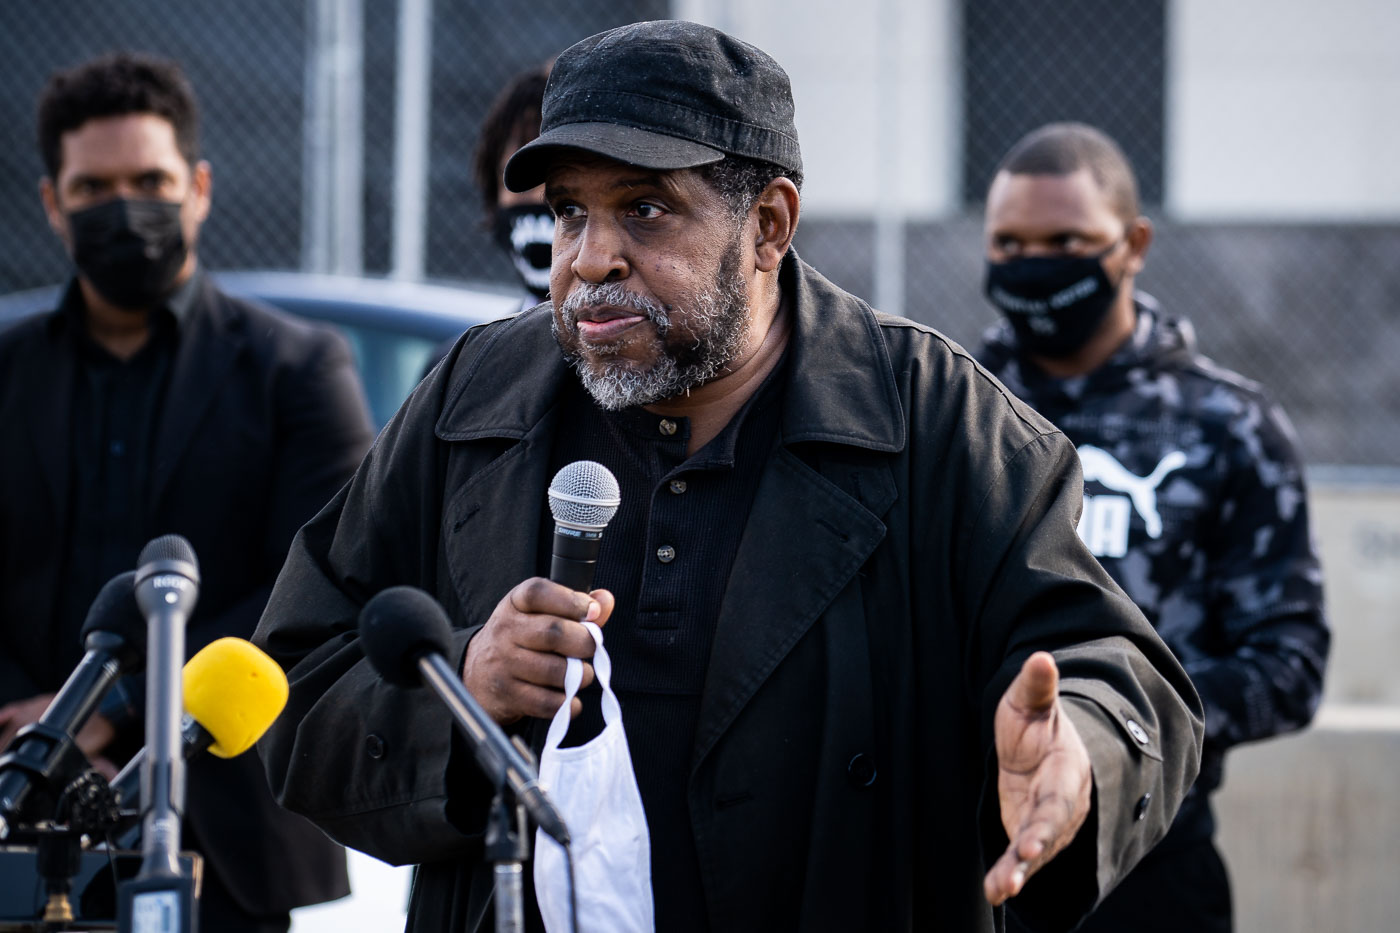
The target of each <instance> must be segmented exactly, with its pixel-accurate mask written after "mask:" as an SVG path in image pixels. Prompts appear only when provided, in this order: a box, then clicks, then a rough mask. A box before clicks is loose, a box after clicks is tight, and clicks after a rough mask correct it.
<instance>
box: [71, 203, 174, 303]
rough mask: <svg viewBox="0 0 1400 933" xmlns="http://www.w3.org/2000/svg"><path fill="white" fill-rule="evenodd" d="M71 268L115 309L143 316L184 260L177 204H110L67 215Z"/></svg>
mask: <svg viewBox="0 0 1400 933" xmlns="http://www.w3.org/2000/svg"><path fill="white" fill-rule="evenodd" d="M68 231H69V235H70V236H71V237H72V242H73V264H74V265H76V266H77V267H78V271H79V272H81V273H82V275H83V277H84V278H86V279H87V280H88V281H89V282H91V283H92V287H93V288H95V289H97V292H98V294H100V295H101V296H102V297H103V298H105V299H107V300H108V301H110V302H111V303H112V304H113V305H115V306H116V307H118V308H123V309H126V310H131V311H148V310H150V309H151V308H154V307H156V306H157V305H159V304H160V303H161V302H162V301H164V300H165V299H166V297H168V296H169V295H170V293H171V292H172V291H173V290H174V287H175V279H176V278H177V277H178V276H179V274H180V270H181V269H182V268H184V265H185V259H186V257H187V256H189V251H190V250H189V244H188V243H186V242H185V234H184V228H183V227H182V226H181V223H180V202H178V201H159V200H132V199H127V198H116V199H114V200H111V201H104V202H102V203H101V204H97V205H94V206H93V207H87V208H83V209H82V210H80V211H74V212H73V213H71V214H69V215H68Z"/></svg>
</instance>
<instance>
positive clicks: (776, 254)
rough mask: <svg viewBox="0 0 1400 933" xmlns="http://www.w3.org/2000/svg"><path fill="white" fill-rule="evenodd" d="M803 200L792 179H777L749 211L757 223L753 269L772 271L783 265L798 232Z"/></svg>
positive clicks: (769, 184)
mask: <svg viewBox="0 0 1400 933" xmlns="http://www.w3.org/2000/svg"><path fill="white" fill-rule="evenodd" d="M801 209H802V199H801V196H800V195H799V194H798V193H797V186H796V185H794V184H793V183H792V180H791V179H789V178H783V177H779V178H775V179H773V180H772V181H770V182H769V183H768V187H766V188H764V189H763V191H762V193H760V194H759V196H758V199H757V200H756V201H755V202H754V205H753V207H752V208H750V210H749V216H750V217H751V218H754V219H755V220H756V221H757V224H756V227H757V229H756V230H755V234H754V267H755V268H756V269H757V270H758V271H759V272H773V271H775V270H776V269H777V268H778V266H779V265H780V264H781V263H782V261H783V257H784V256H785V255H787V251H788V249H789V248H790V247H791V246H792V238H793V236H794V235H795V234H796V233H797V217H798V214H800V213H801Z"/></svg>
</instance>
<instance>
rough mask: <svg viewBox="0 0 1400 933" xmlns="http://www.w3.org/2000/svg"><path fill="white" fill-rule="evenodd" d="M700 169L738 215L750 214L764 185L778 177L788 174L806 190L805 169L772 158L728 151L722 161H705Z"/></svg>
mask: <svg viewBox="0 0 1400 933" xmlns="http://www.w3.org/2000/svg"><path fill="white" fill-rule="evenodd" d="M695 171H696V173H697V174H699V176H700V177H701V178H702V179H704V181H705V182H706V183H708V184H709V186H710V187H711V188H713V189H714V190H715V191H716V192H717V193H718V194H719V196H720V197H721V198H723V199H724V200H725V203H726V204H728V206H729V212H730V213H731V214H733V215H734V217H735V218H736V219H738V218H741V217H744V216H745V215H747V214H748V212H749V208H750V207H753V202H754V201H756V200H758V196H759V195H760V194H762V193H763V189H764V188H767V187H768V185H769V184H770V183H771V182H772V181H774V180H775V179H778V178H787V179H789V180H790V181H791V182H792V183H793V184H794V185H796V186H797V190H798V191H801V190H802V173H801V172H792V171H788V170H787V169H785V168H782V167H781V166H778V165H774V164H773V163H772V162H765V161H763V160H761V159H750V158H747V157H745V156H736V155H726V156H725V157H724V158H723V159H720V160H719V161H718V162H711V163H710V164H709V165H702V166H700V167H699V168H697V169H696V170H695Z"/></svg>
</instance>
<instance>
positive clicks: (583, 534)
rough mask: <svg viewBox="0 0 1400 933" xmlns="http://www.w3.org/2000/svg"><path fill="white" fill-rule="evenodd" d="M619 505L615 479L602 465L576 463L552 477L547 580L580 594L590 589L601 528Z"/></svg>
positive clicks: (620, 496) (604, 526) (610, 519)
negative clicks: (551, 534)
mask: <svg viewBox="0 0 1400 933" xmlns="http://www.w3.org/2000/svg"><path fill="white" fill-rule="evenodd" d="M621 503H622V491H621V490H620V489H619V488H618V485H617V477H615V476H613V475H612V471H611V470H609V469H608V468H607V467H605V466H603V465H602V464H601V463H597V462H595V461H593V460H575V461H574V462H573V463H571V464H569V465H568V466H566V467H564V468H563V469H561V470H560V471H559V472H558V473H556V474H554V479H553V480H552V481H551V482H550V484H549V511H550V513H551V514H552V515H553V516H554V550H553V553H552V555H551V559H550V562H549V579H551V580H553V581H554V582H555V583H562V584H563V585H564V586H567V587H568V588H569V589H571V590H578V591H579V592H582V593H587V592H588V591H589V590H591V589H592V588H593V568H594V566H595V565H596V564H597V563H598V549H599V548H601V547H602V545H603V529H604V528H606V527H607V526H608V522H610V521H612V517H613V516H614V515H616V514H617V507H618V506H619V505H620V504H621Z"/></svg>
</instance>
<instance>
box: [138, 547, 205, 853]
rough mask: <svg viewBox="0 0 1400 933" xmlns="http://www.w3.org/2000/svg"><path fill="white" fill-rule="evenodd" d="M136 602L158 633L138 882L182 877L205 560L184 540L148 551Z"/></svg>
mask: <svg viewBox="0 0 1400 933" xmlns="http://www.w3.org/2000/svg"><path fill="white" fill-rule="evenodd" d="M136 563H137V568H136V602H137V604H138V605H140V607H141V611H142V612H143V613H145V615H146V624H147V625H148V626H149V629H150V632H149V636H148V639H147V656H146V736H147V739H146V748H147V753H146V761H145V764H144V766H143V768H142V774H141V787H142V791H143V793H142V796H141V815H142V826H141V840H142V855H143V859H142V863H141V871H140V873H139V875H138V876H137V877H138V878H145V877H148V876H153V875H159V876H162V877H178V875H179V873H180V865H179V862H178V861H177V857H178V854H179V850H180V817H181V813H182V811H183V810H184V807H185V760H184V758H183V757H182V756H181V754H180V715H181V712H182V707H183V704H182V703H181V700H180V693H181V682H182V675H181V670H180V669H181V667H182V666H183V665H184V663H185V623H186V621H188V620H189V616H190V613H191V612H192V611H194V605H195V602H196V601H197V600H198V598H199V561H198V559H197V558H196V557H195V556H194V548H192V547H190V543H189V542H188V541H186V540H185V539H184V538H182V537H180V536H179V535H165V536H164V537H160V538H156V539H155V540H154V541H151V542H150V543H149V544H147V545H146V546H145V547H144V548H142V549H141V556H140V557H139V558H138V559H137V562H136Z"/></svg>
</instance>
